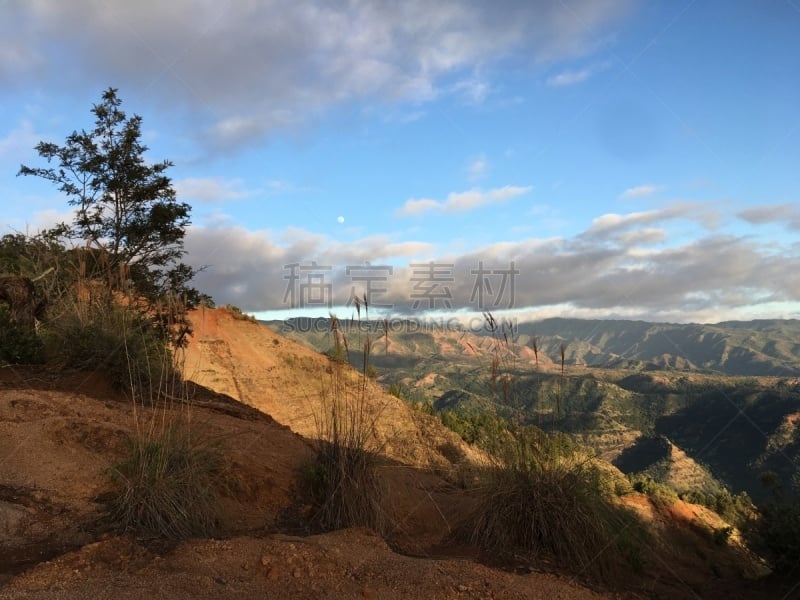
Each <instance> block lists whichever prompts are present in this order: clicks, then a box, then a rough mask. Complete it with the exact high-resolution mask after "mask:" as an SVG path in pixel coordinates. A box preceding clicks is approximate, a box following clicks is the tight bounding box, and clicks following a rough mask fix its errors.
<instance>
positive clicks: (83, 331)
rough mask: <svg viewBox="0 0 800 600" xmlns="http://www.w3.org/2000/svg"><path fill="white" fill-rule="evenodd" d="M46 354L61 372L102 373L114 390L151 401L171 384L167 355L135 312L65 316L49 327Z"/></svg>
mask: <svg viewBox="0 0 800 600" xmlns="http://www.w3.org/2000/svg"><path fill="white" fill-rule="evenodd" d="M45 340H46V348H47V351H48V353H49V354H50V355H51V357H52V358H53V360H54V361H55V362H56V363H58V364H60V365H61V366H62V367H65V368H70V369H77V370H80V371H95V370H98V369H102V370H104V371H105V372H106V373H107V374H108V376H109V380H110V381H111V383H112V385H113V386H114V387H116V388H117V389H120V390H124V391H127V392H129V393H131V395H132V396H133V397H135V398H137V399H152V398H155V397H157V396H159V395H160V394H161V393H162V392H171V390H167V389H165V387H166V386H167V384H168V383H175V382H176V381H178V380H179V377H178V375H177V373H176V371H175V369H174V368H173V364H172V352H171V350H170V347H169V345H168V341H167V339H166V338H165V337H164V335H163V332H161V331H160V330H159V329H157V328H156V327H154V326H153V324H152V322H151V321H150V320H148V319H146V318H145V317H144V316H143V315H141V314H140V313H139V312H138V311H136V310H134V309H131V308H128V307H125V306H120V305H105V306H98V307H95V310H92V311H91V312H87V313H84V314H79V312H78V311H70V312H67V313H65V314H63V315H62V316H61V318H59V319H58V320H53V321H51V322H50V323H49V325H48V328H47V331H46V334H45Z"/></svg>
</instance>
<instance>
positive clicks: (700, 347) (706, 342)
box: [518, 319, 800, 377]
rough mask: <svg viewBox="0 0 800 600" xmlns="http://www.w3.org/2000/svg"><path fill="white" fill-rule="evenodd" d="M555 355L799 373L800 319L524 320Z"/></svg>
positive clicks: (524, 328) (606, 362) (599, 362)
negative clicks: (700, 321)
mask: <svg viewBox="0 0 800 600" xmlns="http://www.w3.org/2000/svg"><path fill="white" fill-rule="evenodd" d="M518 331H519V333H520V336H521V337H525V338H529V337H530V335H532V334H535V335H536V336H537V338H538V342H539V345H540V347H541V348H543V349H544V351H545V352H546V353H547V354H548V355H550V356H555V355H557V354H558V353H559V352H560V344H561V343H564V344H565V350H566V352H565V354H566V357H567V359H568V360H569V361H570V362H572V363H573V364H575V363H582V364H585V365H587V366H589V365H591V366H601V367H605V366H628V367H636V366H641V367H644V368H647V367H656V368H659V369H680V370H697V371H705V372H709V371H714V372H717V373H724V374H726V375H773V376H795V377H796V376H800V320H797V319H787V320H777V319H771V320H755V321H727V322H723V323H717V324H714V325H700V324H694V323H690V324H670V323H648V322H645V321H602V320H579V319H547V320H544V321H539V322H535V323H522V324H520V325H519V328H518Z"/></svg>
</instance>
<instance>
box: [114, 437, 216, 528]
mask: <svg viewBox="0 0 800 600" xmlns="http://www.w3.org/2000/svg"><path fill="white" fill-rule="evenodd" d="M222 467H223V453H222V450H221V447H220V446H219V445H218V444H215V443H212V442H209V441H208V440H207V439H204V438H201V437H200V436H198V435H196V434H194V433H193V432H191V431H190V430H188V429H187V428H186V426H185V425H175V424H173V425H167V426H164V427H163V428H161V429H160V431H158V433H155V434H151V433H145V432H139V433H138V434H137V435H136V436H135V437H134V438H133V440H131V442H130V444H129V452H128V456H127V457H126V458H125V460H123V461H122V462H120V463H118V464H116V465H114V466H113V467H111V469H110V470H109V471H108V475H109V476H110V478H111V480H112V481H113V483H114V485H115V489H114V491H113V494H112V498H111V500H110V504H109V505H110V509H111V518H112V520H113V522H114V523H115V524H116V525H117V526H118V527H119V528H120V529H122V530H134V531H136V532H138V533H140V534H145V535H152V536H158V537H164V538H168V539H184V538H187V537H191V536H209V535H211V534H213V533H214V530H215V526H216V519H217V514H218V486H219V475H220V472H221V470H222Z"/></svg>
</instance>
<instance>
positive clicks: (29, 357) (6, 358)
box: [0, 302, 44, 365]
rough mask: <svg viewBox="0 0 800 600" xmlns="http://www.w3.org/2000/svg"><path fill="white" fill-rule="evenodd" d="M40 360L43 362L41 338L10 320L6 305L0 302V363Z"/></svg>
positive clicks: (39, 361) (35, 362) (36, 362)
mask: <svg viewBox="0 0 800 600" xmlns="http://www.w3.org/2000/svg"><path fill="white" fill-rule="evenodd" d="M42 362H44V344H43V343H42V340H41V339H40V338H39V336H38V335H36V332H35V331H31V330H29V329H26V328H24V327H19V326H17V325H16V324H15V323H13V322H11V320H10V317H9V312H8V306H7V305H6V304H5V303H2V302H0V365H4V364H15V365H18V364H39V363H42Z"/></svg>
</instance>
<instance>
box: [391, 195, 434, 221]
mask: <svg viewBox="0 0 800 600" xmlns="http://www.w3.org/2000/svg"><path fill="white" fill-rule="evenodd" d="M440 207H441V204H440V203H439V202H437V201H436V200H431V199H430V198H410V199H409V200H407V201H406V203H405V204H404V205H403V207H402V208H400V209H398V210H397V211H396V213H395V214H396V215H397V216H398V217H410V216H414V215H419V214H422V213H425V212H428V211H431V210H436V209H437V208H440Z"/></svg>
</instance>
